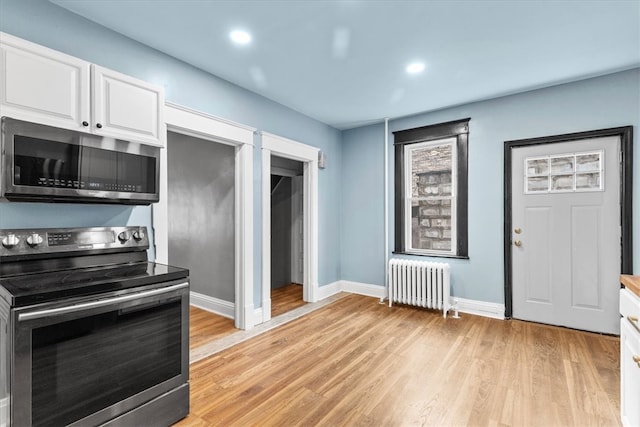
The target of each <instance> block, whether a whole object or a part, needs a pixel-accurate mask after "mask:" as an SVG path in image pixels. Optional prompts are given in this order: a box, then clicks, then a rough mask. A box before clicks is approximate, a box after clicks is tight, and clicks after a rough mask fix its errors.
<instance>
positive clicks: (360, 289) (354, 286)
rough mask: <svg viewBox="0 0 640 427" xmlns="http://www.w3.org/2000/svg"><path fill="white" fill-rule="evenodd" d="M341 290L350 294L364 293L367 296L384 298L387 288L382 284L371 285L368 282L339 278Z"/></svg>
mask: <svg viewBox="0 0 640 427" xmlns="http://www.w3.org/2000/svg"><path fill="white" fill-rule="evenodd" d="M340 282H341V284H342V290H343V291H344V292H350V293H352V294H358V295H364V296H367V297H376V298H386V297H387V289H386V288H385V287H384V286H378V285H371V284H369V283H361V282H351V281H349V280H341V281H340Z"/></svg>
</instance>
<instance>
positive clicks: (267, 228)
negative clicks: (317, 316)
mask: <svg viewBox="0 0 640 427" xmlns="http://www.w3.org/2000/svg"><path fill="white" fill-rule="evenodd" d="M258 135H259V136H260V139H261V144H262V321H263V322H266V321H268V320H269V319H271V155H276V156H278V157H284V158H287V159H292V160H297V161H300V162H302V163H303V187H304V188H303V199H304V200H303V212H304V214H303V222H304V226H303V228H304V231H303V245H304V250H303V252H304V253H303V256H304V261H303V264H304V267H303V270H304V273H303V299H304V300H305V301H307V302H315V301H317V298H318V152H319V151H320V150H319V149H318V148H316V147H312V146H310V145H306V144H302V143H300V142H297V141H293V140H290V139H287V138H283V137H280V136H276V135H272V134H269V133H266V132H259V133H258Z"/></svg>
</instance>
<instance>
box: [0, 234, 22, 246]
mask: <svg viewBox="0 0 640 427" xmlns="http://www.w3.org/2000/svg"><path fill="white" fill-rule="evenodd" d="M18 243H20V239H18V237H17V236H16V235H15V234H7V235H6V236H5V237H4V238H3V239H2V246H4V247H5V248H7V249H11V248H12V247H14V246H16V245H17V244H18Z"/></svg>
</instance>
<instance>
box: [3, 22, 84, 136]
mask: <svg viewBox="0 0 640 427" xmlns="http://www.w3.org/2000/svg"><path fill="white" fill-rule="evenodd" d="M89 70H90V66H89V63H87V62H85V61H81V60H79V59H77V58H74V57H72V56H69V55H65V54H62V53H60V52H56V51H54V50H51V49H47V48H45V47H42V46H39V45H37V44H34V43H30V42H27V41H25V40H22V39H19V38H17V37H13V36H10V35H8V34H5V33H0V77H1V78H0V115H2V116H11V117H14V118H16V119H20V120H27V121H33V122H38V123H45V124H50V125H52V126H58V127H63V128H67V129H76V130H77V129H83V128H85V126H83V122H85V123H87V126H89V120H90V117H89V115H90V105H89V91H88V90H87V89H88V88H89V84H90V75H89V72H90V71H89Z"/></svg>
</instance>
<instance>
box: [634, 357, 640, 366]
mask: <svg viewBox="0 0 640 427" xmlns="http://www.w3.org/2000/svg"><path fill="white" fill-rule="evenodd" d="M633 361H634V362H636V365H638V368H640V356H638V355H637V354H634V355H633Z"/></svg>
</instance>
